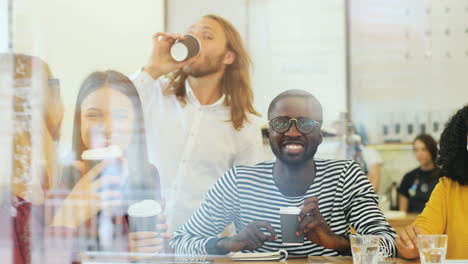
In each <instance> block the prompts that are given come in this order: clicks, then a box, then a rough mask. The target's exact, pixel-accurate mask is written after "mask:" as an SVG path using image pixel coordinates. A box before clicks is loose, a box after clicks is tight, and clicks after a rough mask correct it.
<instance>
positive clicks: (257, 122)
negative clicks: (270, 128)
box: [241, 113, 266, 130]
mask: <svg viewBox="0 0 468 264" xmlns="http://www.w3.org/2000/svg"><path fill="white" fill-rule="evenodd" d="M246 115H247V120H245V121H244V123H243V129H241V130H244V129H250V128H255V129H257V128H258V129H259V128H261V127H262V125H263V124H266V121H264V120H263V119H262V118H261V117H260V116H257V115H254V114H252V113H247V114H246Z"/></svg>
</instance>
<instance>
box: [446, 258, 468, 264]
mask: <svg viewBox="0 0 468 264" xmlns="http://www.w3.org/2000/svg"><path fill="white" fill-rule="evenodd" d="M445 263H446V264H468V259H447V260H445Z"/></svg>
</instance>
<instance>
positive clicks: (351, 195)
mask: <svg viewBox="0 0 468 264" xmlns="http://www.w3.org/2000/svg"><path fill="white" fill-rule="evenodd" d="M343 176H344V186H343V190H346V191H345V192H344V195H343V198H344V201H345V208H344V209H345V214H346V218H347V220H348V223H350V225H351V226H352V227H353V228H354V229H355V230H356V232H357V233H358V234H361V235H380V236H381V237H382V239H381V242H380V244H381V246H383V247H384V248H385V249H387V250H386V252H387V253H388V254H390V255H391V256H396V246H395V238H396V233H395V231H394V230H393V228H392V227H391V226H390V225H389V223H388V222H387V219H386V218H385V216H384V215H383V213H382V212H381V211H380V208H379V206H378V198H377V195H376V194H375V192H374V189H373V188H372V185H371V184H370V182H369V179H368V178H367V177H366V176H365V175H364V173H362V171H361V169H360V167H359V165H358V164H357V163H356V162H354V161H350V162H349V163H348V164H347V166H346V167H345V171H344V175H343Z"/></svg>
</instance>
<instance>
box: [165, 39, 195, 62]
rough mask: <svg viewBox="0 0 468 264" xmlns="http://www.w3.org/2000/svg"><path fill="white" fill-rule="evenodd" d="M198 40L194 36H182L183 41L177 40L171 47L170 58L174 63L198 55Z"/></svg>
mask: <svg viewBox="0 0 468 264" xmlns="http://www.w3.org/2000/svg"><path fill="white" fill-rule="evenodd" d="M200 48H201V43H200V40H199V39H198V38H197V37H195V36H194V35H191V34H187V35H184V39H178V40H177V41H176V42H175V43H174V45H172V47H171V56H172V58H173V59H174V60H175V61H184V60H188V59H190V58H192V57H195V56H197V55H198V53H200Z"/></svg>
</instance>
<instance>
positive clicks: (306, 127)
mask: <svg viewBox="0 0 468 264" xmlns="http://www.w3.org/2000/svg"><path fill="white" fill-rule="evenodd" d="M293 122H294V123H295V125H296V128H297V130H298V131H299V132H301V133H302V134H309V133H312V132H313V131H314V129H315V128H317V127H319V126H320V121H316V120H313V119H311V118H308V117H299V118H297V119H296V118H289V117H287V116H278V117H275V118H273V119H271V120H270V121H269V124H270V128H271V129H272V130H273V131H275V132H276V133H278V134H284V133H286V132H288V131H289V129H291V126H292V124H293Z"/></svg>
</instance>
